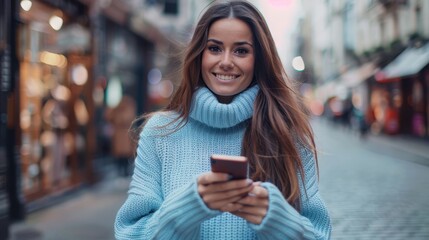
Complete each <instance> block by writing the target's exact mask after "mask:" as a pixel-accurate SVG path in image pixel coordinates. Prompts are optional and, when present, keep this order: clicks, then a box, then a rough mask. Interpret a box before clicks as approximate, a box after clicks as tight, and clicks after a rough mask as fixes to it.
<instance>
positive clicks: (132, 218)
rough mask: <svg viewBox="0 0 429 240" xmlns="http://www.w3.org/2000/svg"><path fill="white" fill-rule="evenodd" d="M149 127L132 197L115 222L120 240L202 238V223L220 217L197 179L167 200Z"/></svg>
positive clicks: (140, 150) (141, 144)
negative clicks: (203, 196) (202, 193)
mask: <svg viewBox="0 0 429 240" xmlns="http://www.w3.org/2000/svg"><path fill="white" fill-rule="evenodd" d="M149 123H150V122H148V124H147V125H146V126H145V129H144V130H143V131H142V134H141V136H140V140H139V145H138V148H137V157H136V159H135V170H134V174H133V177H132V181H131V184H130V189H129V192H128V198H127V199H126V201H125V203H124V204H123V205H122V206H121V208H120V209H119V211H118V213H117V216H116V219H115V226H114V227H115V237H116V239H199V237H200V236H199V234H200V223H201V222H203V221H205V220H207V219H209V218H212V217H214V216H217V215H218V214H220V212H218V211H214V210H211V209H209V208H208V207H207V206H206V205H205V204H204V202H203V201H202V199H201V197H200V196H199V194H198V191H197V184H196V179H194V181H192V182H189V183H185V184H184V185H182V187H180V188H177V189H176V190H175V191H173V192H172V193H170V194H169V195H168V196H167V197H165V198H164V196H163V194H162V192H163V191H162V188H161V185H162V183H161V174H162V168H161V162H160V160H159V159H158V157H157V153H156V150H155V149H156V147H155V140H154V136H151V134H148V132H149V131H148V130H147V128H148V127H149V126H148V125H149Z"/></svg>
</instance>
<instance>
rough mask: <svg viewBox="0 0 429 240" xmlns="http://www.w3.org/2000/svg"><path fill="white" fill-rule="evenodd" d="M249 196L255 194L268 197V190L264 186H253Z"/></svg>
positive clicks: (259, 196)
mask: <svg viewBox="0 0 429 240" xmlns="http://www.w3.org/2000/svg"><path fill="white" fill-rule="evenodd" d="M250 195H251V196H255V197H258V198H268V195H269V194H268V190H267V189H265V188H264V187H260V186H255V187H254V188H253V190H252V191H251V192H250Z"/></svg>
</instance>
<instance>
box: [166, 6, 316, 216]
mask: <svg viewBox="0 0 429 240" xmlns="http://www.w3.org/2000/svg"><path fill="white" fill-rule="evenodd" d="M231 17H232V18H237V19H240V20H242V21H244V22H245V23H246V24H248V25H249V27H250V29H251V31H252V33H253V38H254V39H253V40H254V41H253V42H254V48H255V72H254V80H253V81H254V83H256V84H258V85H259V87H260V90H259V93H258V95H257V97H256V100H255V103H254V113H253V117H252V119H251V121H250V122H249V125H248V127H247V129H246V131H245V135H244V138H243V142H242V144H243V145H242V146H243V155H245V156H247V157H248V158H249V160H250V165H251V173H252V175H251V178H252V179H254V180H258V181H270V182H272V183H274V184H275V185H276V186H277V187H278V188H279V189H280V191H281V192H282V194H283V195H284V197H285V198H286V199H287V201H288V202H289V203H291V204H292V205H293V206H294V207H295V208H296V209H300V192H299V176H301V179H302V180H303V177H304V170H303V164H302V163H301V156H300V150H299V148H301V147H304V148H307V149H309V150H310V151H313V152H314V154H316V148H315V143H314V137H313V132H312V129H311V126H310V123H309V121H308V115H307V112H306V110H305V107H304V104H303V101H302V100H301V99H300V97H299V94H298V93H297V92H296V91H295V90H294V86H293V85H292V81H291V80H290V79H289V78H288V77H287V75H286V73H285V70H284V68H283V67H282V64H281V61H280V58H279V55H278V53H277V50H276V48H275V43H274V40H273V38H272V36H271V33H270V31H269V29H268V26H267V24H266V22H265V20H264V18H263V17H262V14H261V13H260V12H259V11H258V10H257V9H256V8H255V7H254V6H253V5H252V4H250V3H248V2H246V1H223V2H221V3H219V2H217V3H215V4H213V5H211V6H210V7H209V8H208V9H207V10H206V12H205V13H204V14H203V15H202V17H201V18H200V20H199V22H198V24H197V26H196V29H195V32H194V35H193V37H192V39H191V41H190V43H189V46H188V48H187V50H186V52H185V56H184V59H183V63H182V64H183V65H182V73H181V81H182V82H181V84H180V86H179V87H178V89H177V90H176V92H175V94H174V95H173V97H172V99H171V102H170V103H169V105H167V107H166V108H165V110H166V111H175V112H177V113H179V117H178V118H177V119H176V120H178V121H179V120H180V121H187V119H188V116H189V113H190V108H191V100H192V96H193V94H194V92H195V90H196V89H197V88H198V87H199V86H203V85H204V82H203V80H202V77H201V58H202V52H203V51H204V49H205V47H206V43H207V37H208V32H209V29H210V26H211V25H212V24H213V23H214V22H215V21H217V20H219V19H223V18H231ZM316 156H317V155H316ZM316 159H317V157H316ZM297 170H298V172H299V173H300V175H299V174H298V172H297Z"/></svg>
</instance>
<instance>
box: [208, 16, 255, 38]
mask: <svg viewBox="0 0 429 240" xmlns="http://www.w3.org/2000/svg"><path fill="white" fill-rule="evenodd" d="M208 35H209V36H208V37H209V38H216V39H231V40H233V39H235V40H237V41H244V40H246V41H249V42H252V37H253V34H252V31H251V30H250V27H249V26H248V25H247V24H246V23H245V22H244V21H242V20H240V19H237V18H223V19H220V20H217V21H215V22H214V23H213V24H212V25H211V27H210V29H209V34H208Z"/></svg>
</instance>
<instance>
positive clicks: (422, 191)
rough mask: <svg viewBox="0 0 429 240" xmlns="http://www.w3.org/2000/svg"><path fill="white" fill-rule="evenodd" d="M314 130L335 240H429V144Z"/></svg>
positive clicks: (323, 127)
mask: <svg viewBox="0 0 429 240" xmlns="http://www.w3.org/2000/svg"><path fill="white" fill-rule="evenodd" d="M313 126H314V128H315V132H316V136H317V143H318V147H319V166H320V191H321V194H322V196H323V198H324V199H325V202H326V204H327V207H328V210H329V211H330V214H331V217H332V225H333V233H332V239H340V240H342V239H344V240H349V239H352V240H353V239H359V240H360V239H362V240H366V239H368V240H383V239H397V240H403V239H407V240H408V239H413V240H426V239H429V191H428V190H427V186H429V167H428V166H429V147H428V142H425V141H419V140H413V139H410V138H408V137H404V136H395V137H384V136H368V138H366V139H361V138H359V137H358V136H357V135H356V134H355V135H353V133H352V132H351V131H349V130H347V129H344V128H343V129H341V128H335V127H333V126H332V125H331V124H328V123H326V122H320V121H316V122H313Z"/></svg>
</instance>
